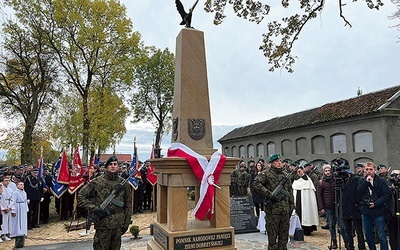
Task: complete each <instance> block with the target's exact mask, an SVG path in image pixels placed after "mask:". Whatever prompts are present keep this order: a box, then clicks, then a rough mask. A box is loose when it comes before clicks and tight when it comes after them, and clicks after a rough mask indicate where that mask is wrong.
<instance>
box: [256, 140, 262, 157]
mask: <svg viewBox="0 0 400 250" xmlns="http://www.w3.org/2000/svg"><path fill="white" fill-rule="evenodd" d="M257 157H264V144H262V143H259V144H257Z"/></svg>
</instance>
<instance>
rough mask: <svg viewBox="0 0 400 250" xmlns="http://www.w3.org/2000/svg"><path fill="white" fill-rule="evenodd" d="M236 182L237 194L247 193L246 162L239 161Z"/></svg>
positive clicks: (247, 175)
mask: <svg viewBox="0 0 400 250" xmlns="http://www.w3.org/2000/svg"><path fill="white" fill-rule="evenodd" d="M237 183H238V193H237V195H238V196H246V195H247V187H248V184H249V174H248V173H247V171H246V163H245V162H241V163H240V166H239V170H238V173H237Z"/></svg>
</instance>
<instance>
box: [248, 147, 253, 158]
mask: <svg viewBox="0 0 400 250" xmlns="http://www.w3.org/2000/svg"><path fill="white" fill-rule="evenodd" d="M247 155H248V157H249V158H254V145H252V144H250V145H249V146H247Z"/></svg>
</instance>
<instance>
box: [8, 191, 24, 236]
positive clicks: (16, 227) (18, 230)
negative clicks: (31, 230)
mask: <svg viewBox="0 0 400 250" xmlns="http://www.w3.org/2000/svg"><path fill="white" fill-rule="evenodd" d="M13 199H14V202H15V203H14V206H15V209H14V210H13V211H12V212H13V213H16V216H15V217H11V224H12V226H11V232H10V237H16V236H26V235H27V234H28V214H27V213H28V211H29V208H28V200H27V198H26V192H25V191H24V190H19V189H17V190H16V191H15V192H14V193H13Z"/></svg>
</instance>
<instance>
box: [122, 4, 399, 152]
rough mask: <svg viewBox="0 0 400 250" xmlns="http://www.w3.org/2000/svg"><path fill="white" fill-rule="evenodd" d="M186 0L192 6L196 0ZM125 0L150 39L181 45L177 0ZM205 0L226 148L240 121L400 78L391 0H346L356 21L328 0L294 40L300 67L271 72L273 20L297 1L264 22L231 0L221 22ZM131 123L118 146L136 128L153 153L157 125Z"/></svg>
mask: <svg viewBox="0 0 400 250" xmlns="http://www.w3.org/2000/svg"><path fill="white" fill-rule="evenodd" d="M181 1H182V3H183V5H184V7H185V9H186V11H187V10H188V8H189V6H191V5H192V4H193V3H194V2H195V0H190V1H189V0H181ZM121 2H122V3H123V4H124V5H125V6H126V8H127V14H128V17H129V18H130V19H131V20H132V21H133V24H134V29H135V30H137V31H139V32H140V33H141V35H142V40H143V42H144V43H145V44H146V45H149V46H156V47H158V48H160V49H165V48H168V49H169V50H170V51H172V52H174V53H175V44H176V37H177V36H178V34H179V32H180V30H181V29H182V27H183V26H180V25H179V23H180V21H181V17H180V15H179V13H178V12H177V10H176V7H175V3H174V1H173V0H169V1H159V0H141V1H131V0H122V1H121ZM204 2H205V1H204V0H203V1H199V3H198V5H197V6H196V8H195V10H194V12H193V19H192V26H193V27H194V28H195V29H198V30H201V31H203V32H204V37H205V44H206V58H207V70H208V84H209V93H210V108H211V120H212V125H213V141H214V148H216V149H219V150H221V149H220V148H221V145H220V144H219V143H218V142H217V140H218V139H220V138H221V137H222V136H223V135H225V134H226V133H228V132H229V131H231V130H232V129H234V128H235V127H241V126H245V125H249V124H253V123H256V122H261V121H265V120H268V119H272V118H274V117H277V116H285V115H288V114H292V113H295V112H299V111H303V110H307V109H311V108H315V107H318V106H321V105H323V104H325V103H329V102H335V101H339V100H344V99H348V98H352V97H355V96H356V93H357V89H358V88H360V89H361V90H362V92H363V93H369V92H373V91H377V90H381V89H384V88H388V87H391V86H394V85H398V84H400V77H399V73H398V65H399V63H398V59H399V58H400V57H399V56H400V44H399V43H398V41H399V38H398V36H399V37H400V31H399V30H397V29H396V28H392V26H394V25H396V24H398V23H400V20H399V19H397V20H389V19H388V16H389V15H391V14H392V13H394V12H395V10H396V8H395V6H394V5H393V4H392V3H391V2H390V1H385V5H384V6H383V7H382V8H381V9H380V10H379V11H377V10H370V9H369V8H368V7H367V6H366V4H365V2H364V1H361V2H355V3H353V2H352V1H343V3H346V5H345V6H344V7H343V14H344V15H345V16H346V18H347V20H348V21H349V22H350V23H351V24H352V28H349V26H344V22H343V20H342V19H341V18H340V16H339V8H338V7H337V4H338V3H337V1H326V6H325V8H324V10H323V11H322V14H321V15H319V16H318V17H317V18H315V19H314V20H312V21H311V22H310V23H309V24H307V25H306V26H305V28H304V30H303V31H302V33H301V34H300V37H299V40H298V41H297V43H296V44H295V45H294V49H293V54H294V55H296V56H297V57H298V59H297V60H296V63H295V64H294V73H287V72H286V71H284V70H276V71H275V72H272V73H271V72H269V71H268V69H269V67H270V65H269V64H268V63H267V62H268V60H267V58H265V57H264V55H263V53H262V51H260V50H259V49H258V48H259V46H260V45H261V42H262V34H263V33H266V32H267V27H266V25H267V23H268V21H271V20H280V19H281V18H282V17H284V16H286V15H288V13H290V11H293V10H292V9H290V8H289V9H288V10H286V9H282V7H279V6H272V8H271V11H270V16H269V17H267V18H266V19H264V20H263V21H262V22H261V23H260V24H258V25H257V24H255V23H251V22H248V21H247V20H244V19H241V18H239V17H237V16H236V15H235V14H234V13H233V11H232V6H231V5H227V7H226V15H227V18H226V19H225V20H224V22H223V23H222V24H220V25H218V26H216V25H214V24H213V14H210V13H206V12H205V10H204V8H203V7H204V5H203V4H204ZM262 2H266V1H262ZM279 2H280V1H278V3H279ZM292 2H293V1H292ZM294 2H295V1H294ZM127 126H128V133H127V134H126V135H125V137H124V139H123V140H122V141H121V143H120V144H119V145H117V146H116V151H117V152H126V150H127V149H128V152H129V148H132V146H131V145H132V141H133V137H134V136H136V138H137V139H136V140H137V145H138V150H139V158H141V159H143V157H141V155H144V157H148V155H149V154H150V153H146V152H150V145H151V141H152V138H153V137H154V133H153V130H154V129H153V128H151V127H149V126H146V125H145V124H142V125H138V124H130V123H129V121H128V122H127ZM170 143H171V137H170V135H167V136H165V138H164V139H163V141H162V148H163V153H165V154H166V150H167V148H168V146H169V145H170ZM146 150H147V151H146ZM143 151H144V152H143Z"/></svg>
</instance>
